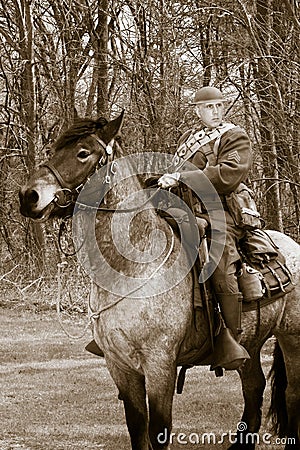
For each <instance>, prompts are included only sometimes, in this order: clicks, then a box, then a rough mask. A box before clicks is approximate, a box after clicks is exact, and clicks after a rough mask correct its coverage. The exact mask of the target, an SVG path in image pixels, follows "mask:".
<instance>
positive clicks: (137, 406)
mask: <svg viewBox="0 0 300 450" xmlns="http://www.w3.org/2000/svg"><path fill="white" fill-rule="evenodd" d="M107 366H108V368H109V371H110V374H111V376H112V378H113V380H114V382H115V384H116V385H117V388H118V389H119V398H120V399H121V400H123V402H124V409H125V417H126V424H127V429H128V432H129V435H130V440H131V448H132V450H152V446H151V443H150V440H149V434H148V414H147V404H146V390H145V377H144V376H143V375H141V374H139V373H137V372H134V371H131V372H128V371H126V372H125V371H122V370H121V369H120V368H119V367H117V366H115V365H114V364H110V362H107Z"/></svg>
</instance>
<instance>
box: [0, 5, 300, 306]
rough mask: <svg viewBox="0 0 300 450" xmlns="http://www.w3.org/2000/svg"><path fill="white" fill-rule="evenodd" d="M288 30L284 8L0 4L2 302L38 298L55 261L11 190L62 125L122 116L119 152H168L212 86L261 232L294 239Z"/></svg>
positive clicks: (299, 98) (293, 52) (290, 14)
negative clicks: (241, 137)
mask: <svg viewBox="0 0 300 450" xmlns="http://www.w3.org/2000/svg"><path fill="white" fill-rule="evenodd" d="M299 31H300V19H299V2H298V1H297V0H253V1H247V0H220V1H214V2H209V1H202V0H185V1H172V0H145V1H140V0H0V124H1V129H0V140H1V142H0V170H1V176H0V196H1V203H0V205H1V207H0V220H1V234H0V252H1V261H2V268H1V273H0V280H1V288H2V286H3V287H4V288H5V296H6V299H7V298H8V296H9V292H11V298H12V299H15V298H20V296H21V297H22V296H25V295H28V294H30V293H32V295H33V296H34V295H36V294H37V293H38V296H41V289H45V286H49V285H50V286H51V284H52V283H53V280H54V279H55V278H54V277H55V276H56V275H57V263H59V262H61V261H62V260H63V259H64V256H63V255H62V254H61V252H60V251H59V249H58V245H57V230H58V224H57V223H55V222H54V223H47V224H45V225H44V224H34V223H32V222H30V221H28V220H27V219H25V218H22V217H21V215H20V214H19V211H18V190H19V188H20V186H22V183H24V180H25V179H26V178H27V176H28V174H30V173H31V172H32V171H33V170H34V168H35V167H36V166H37V165H38V164H40V163H41V162H42V161H43V160H44V159H46V158H47V155H48V154H49V151H50V150H51V144H52V143H53V141H54V140H55V139H56V137H57V136H58V134H59V133H61V132H62V131H63V130H64V129H65V128H66V127H67V126H69V125H70V124H71V123H72V122H73V120H74V117H75V115H76V114H78V115H79V116H82V117H84V116H86V117H92V118H97V117H98V116H101V115H104V116H106V117H107V118H113V117H114V116H115V115H116V114H118V113H119V112H120V111H121V110H122V109H125V111H126V115H125V124H124V128H123V146H124V147H125V149H126V152H128V153H130V152H135V151H139V152H140V151H158V152H159V151H163V152H174V150H175V148H176V143H177V141H178V138H179V136H180V135H181V134H182V133H183V132H184V131H185V130H186V129H187V128H190V127H191V126H193V124H194V123H195V122H196V117H195V115H194V111H193V108H191V106H190V102H191V98H192V96H193V93H194V91H195V90H196V89H198V88H199V87H200V86H202V85H214V86H217V87H219V88H221V89H222V91H223V92H224V93H225V94H226V95H227V97H228V98H229V99H230V100H231V102H230V104H229V105H228V114H227V118H228V120H231V121H232V122H234V123H236V124H239V125H241V126H243V127H244V128H245V129H246V130H247V132H248V133H249V135H250V137H251V140H252V144H253V151H254V164H253V170H252V173H251V180H252V188H253V189H254V191H255V193H256V200H257V203H258V205H259V209H260V212H261V214H262V215H263V217H264V218H265V221H266V227H267V228H273V229H277V230H280V231H284V232H285V233H286V234H288V235H290V236H291V237H293V238H294V239H296V240H297V241H298V242H299V241H300V225H299V224H300V221H299V216H300V199H299V187H300V170H299V168H300V167H299V166H300V161H299V156H300V153H299V144H298V143H299V127H298V122H299V102H300V95H299V94H300V84H299V82H300V74H299ZM74 267H75V265H74ZM74 270H75V271H76V270H77V269H75V268H74Z"/></svg>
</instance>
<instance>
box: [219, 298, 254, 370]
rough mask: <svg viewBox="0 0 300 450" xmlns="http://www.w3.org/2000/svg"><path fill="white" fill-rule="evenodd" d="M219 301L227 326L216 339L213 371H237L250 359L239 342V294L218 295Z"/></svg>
mask: <svg viewBox="0 0 300 450" xmlns="http://www.w3.org/2000/svg"><path fill="white" fill-rule="evenodd" d="M217 300H218V302H219V304H220V308H221V313H222V317H223V320H224V323H225V326H224V327H222V329H221V331H220V333H219V334H218V336H217V337H216V342H215V349H214V353H213V355H212V361H213V363H212V365H211V370H215V369H216V368H217V367H223V368H224V369H226V370H236V369H238V368H239V367H240V366H241V365H242V364H243V363H244V362H245V360H246V359H250V356H249V354H248V352H247V350H246V349H245V348H244V347H243V346H242V345H240V344H239V343H238V342H237V340H238V334H239V329H238V326H239V314H240V313H239V294H217Z"/></svg>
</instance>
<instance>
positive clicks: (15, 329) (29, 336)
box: [0, 308, 283, 450]
mask: <svg viewBox="0 0 300 450" xmlns="http://www.w3.org/2000/svg"><path fill="white" fill-rule="evenodd" d="M0 311H1V319H0V361H1V369H0V371H1V374H0V375H1V391H0V408H1V429H0V450H10V449H26V450H32V449H38V450H46V449H47V450H48V449H49V450H58V449H60V450H68V449H70V450H71V449H106V450H120V449H122V450H129V449H130V443H129V438H128V435H127V429H126V425H125V419H124V413H123V404H122V402H120V401H119V400H118V399H117V389H116V387H115V386H114V384H113V382H112V380H111V378H110V375H109V373H108V371H107V369H106V366H105V361H104V360H103V359H102V360H101V359H98V358H97V357H93V356H92V355H89V354H88V353H87V352H85V350H84V346H85V344H86V343H87V342H89V340H90V337H91V336H90V333H89V332H88V333H87V334H86V335H85V337H84V338H82V339H80V340H70V339H69V338H68V337H67V336H66V335H65V334H64V332H63V330H62V329H61V327H60V325H59V323H58V321H57V317H56V315H55V313H54V312H49V311H48V312H43V313H34V312H32V311H24V310H22V311H20V310H18V309H14V310H12V309H8V308H1V310H0ZM66 327H67V328H68V331H69V332H71V333H78V334H79V333H80V331H81V330H82V329H83V327H84V322H83V321H82V320H81V321H80V320H79V319H78V320H77V321H76V322H75V326H74V327H71V323H67V324H66ZM270 354H271V344H270V343H269V344H267V347H266V348H265V350H264V355H263V366H264V370H265V371H266V372H267V371H268V370H269V367H270V363H271V358H270ZM268 397H269V387H268V388H267V390H266V403H267V404H268ZM242 407H243V406H242V394H241V387H240V383H239V378H238V375H237V374H236V373H230V372H227V373H226V375H225V376H224V377H222V378H216V377H215V376H214V374H213V373H211V372H209V368H207V367H205V368H193V369H191V370H190V371H188V373H187V377H186V383H185V387H184V391H183V394H182V395H176V396H175V398H174V413H173V417H174V429H173V431H174V433H176V436H175V437H174V438H173V444H172V445H171V449H172V450H180V449H187V450H193V449H196V448H201V449H206V450H208V449H214V448H216V449H225V448H227V447H228V442H227V444H226V445H225V444H218V445H213V444H212V443H210V444H208V443H206V444H201V443H198V442H197V436H198V435H200V434H202V433H205V432H206V433H216V437H217V439H218V440H219V439H220V436H221V434H222V432H228V431H229V430H232V431H233V432H234V431H235V428H236V425H237V423H238V422H239V420H240V417H241V414H242ZM265 412H266V411H265V409H264V414H265ZM265 431H267V427H266V424H265V422H264V424H263V430H262V433H264V432H265ZM179 433H185V435H186V437H185V438H184V437H182V438H181V439H182V440H183V441H186V442H188V443H186V444H184V443H178V434H179ZM191 433H193V434H191ZM195 433H196V434H195ZM190 439H191V441H192V443H191V442H189V440H190ZM258 448H259V449H275V448H276V449H278V450H281V449H282V448H283V447H282V446H281V445H274V444H273V445H259V446H258Z"/></svg>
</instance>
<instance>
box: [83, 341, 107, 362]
mask: <svg viewBox="0 0 300 450" xmlns="http://www.w3.org/2000/svg"><path fill="white" fill-rule="evenodd" d="M85 350H86V351H87V352H90V353H93V355H96V356H101V357H102V358H103V357H104V353H103V351H102V350H101V348H100V347H99V346H98V345H97V344H96V341H94V339H93V340H92V341H91V342H90V343H89V344H88V345H87V346H86V347H85Z"/></svg>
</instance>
